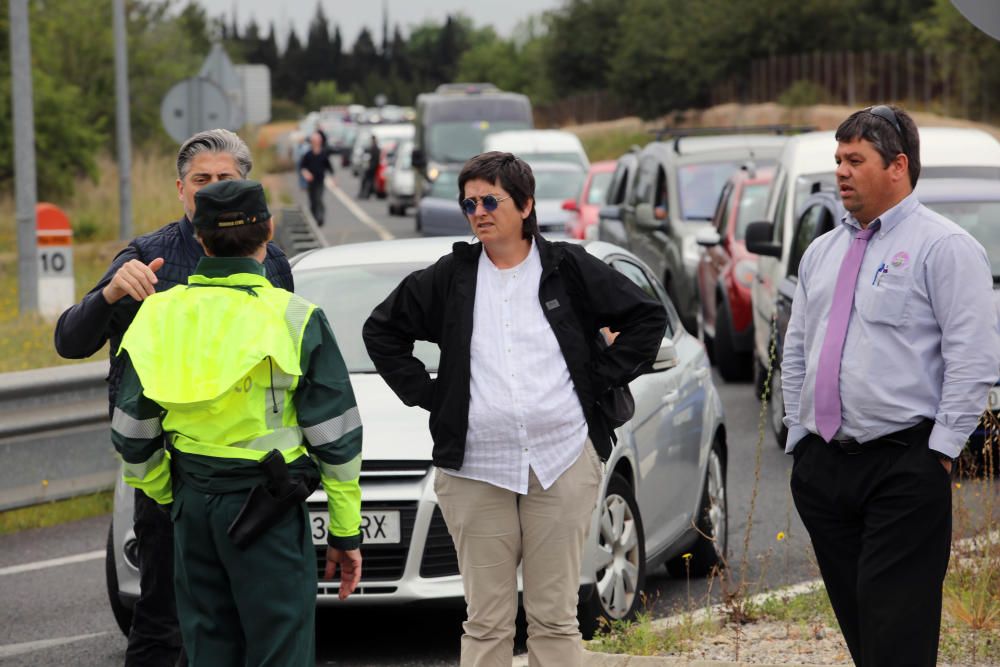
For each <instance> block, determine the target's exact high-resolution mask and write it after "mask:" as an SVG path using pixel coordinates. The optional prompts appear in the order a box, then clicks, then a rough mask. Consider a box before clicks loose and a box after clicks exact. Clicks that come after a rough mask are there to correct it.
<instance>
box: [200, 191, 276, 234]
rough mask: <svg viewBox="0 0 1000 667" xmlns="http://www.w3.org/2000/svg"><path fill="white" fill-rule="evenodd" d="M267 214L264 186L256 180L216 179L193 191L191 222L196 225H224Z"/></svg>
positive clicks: (267, 217) (265, 218)
mask: <svg viewBox="0 0 1000 667" xmlns="http://www.w3.org/2000/svg"><path fill="white" fill-rule="evenodd" d="M270 218H271V212H270V211H268V210H267V199H266V198H265V197H264V188H263V186H261V184H260V183H258V182H257V181H243V180H240V181H237V180H232V181H219V182H217V183H212V184H210V185H206V186H205V187H203V188H202V189H201V190H199V191H198V192H196V193H195V194H194V219H193V220H191V224H193V225H194V226H195V227H196V228H197V229H227V228H230V227H239V226H240V225H252V224H256V223H261V222H267V221H268V220H270Z"/></svg>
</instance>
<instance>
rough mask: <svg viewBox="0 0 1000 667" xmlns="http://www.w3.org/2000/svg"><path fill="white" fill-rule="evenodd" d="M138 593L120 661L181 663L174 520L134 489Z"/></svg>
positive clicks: (168, 666) (145, 666)
mask: <svg viewBox="0 0 1000 667" xmlns="http://www.w3.org/2000/svg"><path fill="white" fill-rule="evenodd" d="M134 519H135V520H134V529H135V537H136V541H137V542H138V552H139V599H138V600H137V601H136V603H135V609H134V610H133V615H132V628H131V629H130V631H129V633H128V648H127V649H126V651H125V667H174V666H175V665H176V666H177V667H184V665H187V660H186V659H185V657H184V651H183V647H182V643H181V630H180V626H179V625H178V624H177V607H176V604H175V602H174V525H173V524H172V523H171V522H170V516H169V515H168V514H167V513H166V512H165V511H163V510H162V509H161V508H160V506H159V505H157V503H156V501H154V500H152V499H151V498H150V497H149V496H147V495H146V494H145V493H143V492H142V491H138V490H136V492H135V514H134Z"/></svg>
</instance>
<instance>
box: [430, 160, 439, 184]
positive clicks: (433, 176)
mask: <svg viewBox="0 0 1000 667" xmlns="http://www.w3.org/2000/svg"><path fill="white" fill-rule="evenodd" d="M440 175H441V169H440V167H438V166H437V165H436V164H434V163H433V162H431V163H430V164H428V165H427V180H429V181H436V180H437V177H438V176H440Z"/></svg>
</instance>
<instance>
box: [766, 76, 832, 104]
mask: <svg viewBox="0 0 1000 667" xmlns="http://www.w3.org/2000/svg"><path fill="white" fill-rule="evenodd" d="M829 98H830V96H829V95H828V94H827V92H826V89H825V88H823V86H821V85H819V84H818V83H815V82H814V81H806V80H805V79H800V80H799V81H796V82H795V83H793V84H792V85H790V86H789V87H788V88H786V89H785V92H783V93H782V94H781V95H779V96H778V104H780V105H782V106H785V107H792V108H797V107H809V106H813V105H814V104H823V103H824V102H826V101H827V100H829Z"/></svg>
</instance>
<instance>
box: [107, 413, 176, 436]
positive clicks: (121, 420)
mask: <svg viewBox="0 0 1000 667" xmlns="http://www.w3.org/2000/svg"><path fill="white" fill-rule="evenodd" d="M111 428H112V429H114V430H115V431H116V432H117V433H118V434H119V435H123V436H125V437H126V438H132V439H133V440H150V439H151V438H155V437H156V436H158V435H160V434H161V433H163V428H162V427H161V426H160V418H159V417H150V418H149V419H136V418H135V417H132V416H130V415H128V414H126V413H125V412H124V411H123V410H122V409H121V408H115V412H114V414H113V415H112V417H111Z"/></svg>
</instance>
